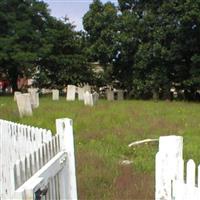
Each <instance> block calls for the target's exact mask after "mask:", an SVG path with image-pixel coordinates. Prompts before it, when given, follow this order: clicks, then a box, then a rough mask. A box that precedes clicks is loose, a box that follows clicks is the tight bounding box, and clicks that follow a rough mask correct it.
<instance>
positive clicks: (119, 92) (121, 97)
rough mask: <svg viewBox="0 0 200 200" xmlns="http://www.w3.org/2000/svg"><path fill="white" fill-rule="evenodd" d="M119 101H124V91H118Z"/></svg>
mask: <svg viewBox="0 0 200 200" xmlns="http://www.w3.org/2000/svg"><path fill="white" fill-rule="evenodd" d="M117 100H124V91H123V90H117Z"/></svg>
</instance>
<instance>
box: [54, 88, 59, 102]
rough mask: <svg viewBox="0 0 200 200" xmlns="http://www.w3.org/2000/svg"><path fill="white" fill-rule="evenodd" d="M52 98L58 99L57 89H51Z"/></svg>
mask: <svg viewBox="0 0 200 200" xmlns="http://www.w3.org/2000/svg"><path fill="white" fill-rule="evenodd" d="M52 100H54V101H56V100H59V90H55V89H54V90H52Z"/></svg>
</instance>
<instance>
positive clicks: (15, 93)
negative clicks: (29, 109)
mask: <svg viewBox="0 0 200 200" xmlns="http://www.w3.org/2000/svg"><path fill="white" fill-rule="evenodd" d="M19 94H21V92H19V91H16V92H14V101H16V100H17V99H16V96H17V95H19Z"/></svg>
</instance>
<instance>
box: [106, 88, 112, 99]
mask: <svg viewBox="0 0 200 200" xmlns="http://www.w3.org/2000/svg"><path fill="white" fill-rule="evenodd" d="M106 96H107V100H109V101H113V100H114V91H112V90H107V91H106Z"/></svg>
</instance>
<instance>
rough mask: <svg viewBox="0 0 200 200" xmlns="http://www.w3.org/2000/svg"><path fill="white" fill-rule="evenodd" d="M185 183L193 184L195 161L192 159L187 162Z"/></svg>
mask: <svg viewBox="0 0 200 200" xmlns="http://www.w3.org/2000/svg"><path fill="white" fill-rule="evenodd" d="M186 183H187V184H189V185H191V186H195V163H194V161H193V160H192V159H190V160H189V161H188V162H187V174H186Z"/></svg>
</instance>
